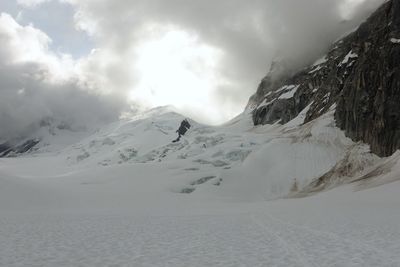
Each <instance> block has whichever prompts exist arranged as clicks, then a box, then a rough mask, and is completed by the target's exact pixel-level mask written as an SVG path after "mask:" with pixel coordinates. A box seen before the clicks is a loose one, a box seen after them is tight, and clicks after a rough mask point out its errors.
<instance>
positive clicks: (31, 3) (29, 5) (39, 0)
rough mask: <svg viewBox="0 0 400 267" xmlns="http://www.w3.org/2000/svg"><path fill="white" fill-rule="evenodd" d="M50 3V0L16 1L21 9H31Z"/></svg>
mask: <svg viewBox="0 0 400 267" xmlns="http://www.w3.org/2000/svg"><path fill="white" fill-rule="evenodd" d="M50 1H52V0H17V3H18V4H19V5H21V6H23V7H26V8H32V7H36V6H38V5H40V4H43V3H45V2H50Z"/></svg>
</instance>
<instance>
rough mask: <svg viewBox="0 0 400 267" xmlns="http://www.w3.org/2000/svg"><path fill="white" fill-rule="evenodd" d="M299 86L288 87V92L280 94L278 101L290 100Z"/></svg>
mask: <svg viewBox="0 0 400 267" xmlns="http://www.w3.org/2000/svg"><path fill="white" fill-rule="evenodd" d="M299 87H300V85H296V86H294V87H288V89H290V91H288V92H286V93H284V94H282V95H281V96H279V98H278V99H289V98H292V97H293V96H294V94H295V93H296V92H297V89H299Z"/></svg>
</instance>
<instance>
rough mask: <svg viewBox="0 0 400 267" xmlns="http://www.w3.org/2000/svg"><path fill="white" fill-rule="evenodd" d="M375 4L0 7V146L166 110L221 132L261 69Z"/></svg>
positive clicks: (171, 1) (39, 1) (200, 0)
mask: <svg viewBox="0 0 400 267" xmlns="http://www.w3.org/2000/svg"><path fill="white" fill-rule="evenodd" d="M383 1H384V0H279V1H278V0H168V1H166V0H16V1H13V0H1V2H0V11H1V12H2V13H1V15H0V39H1V42H2V45H1V46H0V125H1V127H0V137H2V136H10V135H15V134H17V133H19V132H21V131H23V129H26V127H29V126H30V125H31V124H32V123H35V122H37V121H38V120H40V119H42V118H44V117H55V118H57V119H58V120H65V121H67V122H71V123H76V124H82V125H84V124H86V123H87V121H91V122H93V121H102V120H113V119H117V118H118V116H119V114H120V113H121V112H123V111H127V110H128V109H129V108H130V107H134V108H135V109H136V108H148V107H155V106H160V105H174V106H175V107H176V108H177V109H178V110H179V111H180V112H182V113H184V114H185V115H186V116H190V117H193V118H195V119H197V120H199V121H201V122H205V123H212V124H215V123H221V122H223V121H226V120H228V119H229V118H231V117H233V116H234V115H236V114H238V113H239V112H241V111H242V110H243V108H244V106H245V105H246V103H247V100H248V98H249V96H250V95H251V94H253V93H254V92H255V90H256V87H257V84H258V83H259V81H260V80H261V79H262V78H263V76H265V74H266V73H267V71H268V69H269V65H270V63H271V61H272V60H276V59H289V60H290V61H291V62H293V63H295V64H296V65H304V64H308V63H310V62H312V61H313V60H314V59H316V58H317V57H319V56H321V55H322V54H323V52H324V51H325V50H326V49H327V47H328V46H329V44H331V43H332V41H333V40H336V39H337V38H338V37H340V36H342V35H343V34H345V33H346V32H348V31H350V30H351V29H354V27H356V26H357V25H358V24H359V23H360V22H361V21H362V20H363V19H365V18H366V16H367V15H369V14H370V13H371V12H372V11H373V10H374V9H376V8H377V6H378V5H380V4H381V3H382V2H383Z"/></svg>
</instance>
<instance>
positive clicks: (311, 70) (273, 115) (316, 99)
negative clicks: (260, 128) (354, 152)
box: [248, 0, 400, 156]
mask: <svg viewBox="0 0 400 267" xmlns="http://www.w3.org/2000/svg"><path fill="white" fill-rule="evenodd" d="M399 66H400V1H393V0H391V1H388V2H386V3H384V4H383V5H382V6H381V7H380V8H378V10H377V11H375V12H374V13H373V14H372V15H371V16H370V17H369V18H368V19H367V20H366V21H365V22H364V23H363V24H361V25H360V27H359V28H358V29H357V30H356V31H354V32H352V33H351V34H349V35H348V36H346V37H344V38H342V39H341V40H339V41H337V42H336V43H335V44H334V45H333V46H332V48H331V49H330V51H329V52H328V53H327V54H326V55H325V56H324V57H323V58H322V59H321V60H318V61H316V62H315V63H314V64H313V65H312V66H309V67H306V68H304V69H302V70H300V71H298V72H297V73H294V74H289V75H288V76H280V77H279V79H276V80H273V79H271V78H270V76H269V75H268V76H267V77H266V78H264V79H263V81H262V82H261V84H260V86H259V88H258V90H257V92H256V94H255V95H253V96H252V97H251V98H250V100H249V105H248V107H251V109H253V122H254V124H255V125H257V124H271V123H275V122H279V123H281V124H285V123H287V122H288V121H290V120H291V119H293V118H295V117H296V116H297V115H298V114H299V113H300V112H301V111H303V110H305V108H308V111H307V113H306V120H305V123H307V122H309V121H311V120H313V119H315V118H318V117H319V116H321V115H322V114H324V113H326V112H327V111H328V110H330V108H332V107H334V108H335V110H336V111H335V120H336V124H337V126H338V127H340V128H341V129H342V130H344V131H345V133H346V135H347V136H348V137H350V138H352V139H353V140H354V141H363V142H365V143H367V144H369V145H370V146H371V150H372V151H373V152H374V153H376V154H378V155H380V156H388V155H391V154H393V153H394V152H395V151H396V150H397V149H399V148H400V141H399V140H400V107H399V105H398V103H400V89H399V88H400V68H399Z"/></svg>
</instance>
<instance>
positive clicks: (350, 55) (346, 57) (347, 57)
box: [339, 50, 358, 67]
mask: <svg viewBox="0 0 400 267" xmlns="http://www.w3.org/2000/svg"><path fill="white" fill-rule="evenodd" d="M354 58H358V55H357V54H356V53H354V52H353V50H350V52H349V53H347V55H346V56H345V57H344V59H343V60H342V62H340V63H339V67H340V66H343V65H346V64H347V63H349V61H350V60H351V59H354Z"/></svg>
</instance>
